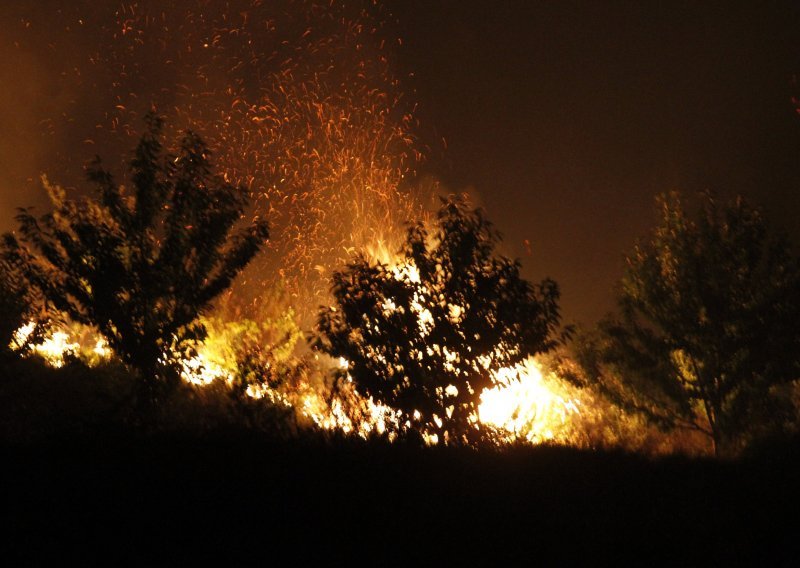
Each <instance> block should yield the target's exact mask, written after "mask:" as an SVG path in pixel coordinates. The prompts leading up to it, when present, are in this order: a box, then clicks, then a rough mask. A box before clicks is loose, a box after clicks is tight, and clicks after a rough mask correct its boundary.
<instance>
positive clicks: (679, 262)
mask: <svg viewBox="0 0 800 568" xmlns="http://www.w3.org/2000/svg"><path fill="white" fill-rule="evenodd" d="M658 204H659V208H660V212H661V222H660V224H659V226H657V227H656V228H655V229H654V230H653V232H652V233H651V234H650V235H649V236H648V238H647V239H645V240H643V241H642V242H640V243H639V244H638V245H637V246H636V248H635V249H634V251H633V253H632V254H631V255H629V256H628V258H627V263H628V268H627V271H626V274H625V277H624V278H623V280H622V287H621V297H620V306H621V317H619V318H612V319H609V320H607V321H606V322H604V323H603V324H602V325H601V333H599V334H595V335H587V336H585V337H584V340H585V344H584V345H583V347H582V348H581V349H579V353H580V357H581V360H582V362H583V364H584V368H585V369H586V370H587V375H586V376H587V377H588V378H589V379H590V380H591V381H593V382H595V384H597V385H599V386H600V387H601V388H602V390H603V391H604V392H606V393H607V394H609V395H610V396H611V397H612V398H613V399H614V400H617V401H619V402H621V403H623V404H624V405H626V406H627V407H628V408H631V409H635V410H640V411H642V412H645V413H646V414H647V415H648V416H650V417H651V418H653V419H655V420H656V421H657V422H659V423H661V424H662V425H664V426H666V427H675V426H678V427H683V428H688V429H693V430H696V431H699V432H703V433H705V434H706V435H707V436H708V438H709V439H710V440H711V441H712V442H713V445H714V448H715V450H716V451H717V452H728V451H735V450H736V449H737V448H739V447H741V445H742V444H744V443H746V441H747V440H748V439H749V438H752V437H753V436H758V435H759V434H760V433H763V431H764V430H769V429H772V428H780V427H782V423H783V422H785V421H786V420H787V419H788V417H789V416H790V411H791V408H790V405H789V404H788V400H787V398H786V397H783V396H780V395H781V391H782V390H783V389H785V388H786V387H787V386H788V384H789V383H791V382H793V381H795V382H796V381H797V379H798V377H800V332H799V331H798V330H799V329H800V328H798V325H797V322H798V321H800V269H798V261H797V258H796V257H795V256H794V255H793V253H792V251H791V248H790V246H789V245H788V243H787V242H786V241H785V240H783V239H782V238H779V237H773V236H772V235H771V234H770V232H769V230H768V229H769V227H768V224H767V222H766V220H765V218H764V216H763V214H762V213H761V211H759V210H758V209H755V208H753V207H751V206H750V205H748V204H747V203H746V202H745V201H744V200H742V199H737V200H735V201H733V202H730V203H726V204H719V203H718V202H717V200H716V199H714V198H713V197H712V196H710V195H704V196H703V197H702V207H701V209H700V210H699V212H698V213H697V215H694V216H690V215H688V214H687V213H686V212H685V211H684V209H683V206H682V203H681V200H680V197H679V196H678V195H677V194H672V195H668V196H663V197H661V198H659V201H658Z"/></svg>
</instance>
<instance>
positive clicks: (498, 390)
mask: <svg viewBox="0 0 800 568" xmlns="http://www.w3.org/2000/svg"><path fill="white" fill-rule="evenodd" d="M494 378H495V380H496V381H497V382H498V383H499V384H498V386H496V387H494V388H491V389H486V390H484V391H483V392H482V393H481V395H480V400H481V403H480V405H479V406H478V415H479V419H480V421H481V422H482V423H483V424H488V425H490V426H494V427H496V428H498V429H500V430H501V431H503V432H505V434H506V435H505V439H506V440H507V441H513V440H515V439H523V440H525V441H527V442H531V443H534V444H536V443H541V442H545V441H558V440H563V438H564V434H565V429H566V428H567V427H568V426H569V420H570V418H571V417H572V416H573V415H575V414H579V413H580V408H579V404H580V402H579V401H578V400H577V399H574V398H566V397H564V396H561V395H559V394H557V393H556V392H555V391H554V390H553V389H552V387H551V386H550V385H549V384H548V381H547V380H546V379H545V377H544V374H543V372H542V368H541V365H540V364H539V363H538V362H537V361H536V360H535V359H533V358H528V359H527V360H526V361H525V363H524V364H522V365H518V366H516V367H511V368H509V367H506V368H503V369H500V370H499V371H498V372H497V373H495V376H494ZM550 382H551V383H552V382H554V381H553V380H552V378H551V381H550Z"/></svg>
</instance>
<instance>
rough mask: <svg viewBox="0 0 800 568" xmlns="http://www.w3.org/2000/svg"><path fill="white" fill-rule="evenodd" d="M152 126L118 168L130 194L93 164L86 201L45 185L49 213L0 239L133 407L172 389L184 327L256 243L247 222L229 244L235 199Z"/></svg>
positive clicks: (189, 328) (29, 218)
mask: <svg viewBox="0 0 800 568" xmlns="http://www.w3.org/2000/svg"><path fill="white" fill-rule="evenodd" d="M162 123H163V120H162V119H161V118H159V117H157V116H156V115H155V114H149V115H148V116H147V118H146V126H147V129H146V132H145V134H144V135H143V136H142V138H141V140H140V142H139V143H138V145H137V147H136V150H135V155H134V158H133V160H132V161H131V163H130V179H131V182H132V191H127V190H126V188H124V187H123V186H121V185H118V184H117V183H115V181H114V180H113V178H112V176H111V174H110V173H109V172H107V171H106V170H105V169H103V168H102V166H101V164H100V160H99V158H97V159H96V160H95V161H94V162H93V163H92V164H91V165H90V166H89V168H88V170H87V177H88V180H89V181H90V182H91V183H93V184H94V185H95V186H96V187H97V189H98V192H97V195H96V197H95V198H93V199H80V200H73V199H68V198H67V196H66V193H65V191H64V190H63V189H61V188H60V187H57V186H51V185H50V184H49V183H47V180H46V179H45V180H44V182H45V187H46V189H47V190H48V193H49V195H50V198H51V201H52V204H53V211H52V212H50V213H47V214H46V215H44V216H42V217H41V218H40V219H36V218H35V217H34V215H33V214H32V212H31V210H30V209H23V210H21V212H20V214H19V215H18V216H17V220H18V222H19V235H20V238H19V240H18V238H17V236H15V235H13V234H6V235H5V237H4V240H5V245H6V247H7V250H8V255H7V256H8V258H9V259H11V261H12V262H14V263H16V264H17V265H18V266H20V267H21V270H22V273H23V274H24V276H25V278H26V279H27V281H28V282H29V283H30V284H31V285H32V286H34V287H35V288H37V289H39V290H41V292H42V293H43V295H44V297H45V298H46V299H47V301H48V303H49V304H50V305H51V306H52V307H53V308H55V309H56V310H58V311H60V312H62V313H64V314H66V315H67V316H68V317H69V318H70V319H72V320H73V321H76V322H79V323H83V324H88V325H93V326H96V327H97V328H98V330H99V331H100V333H101V334H102V335H103V336H104V337H105V338H106V340H107V341H108V344H109V345H110V347H111V348H112V349H114V351H115V352H116V353H117V354H118V355H119V356H121V358H122V359H123V360H124V361H125V362H126V363H128V364H130V365H131V366H132V367H134V368H136V369H138V370H139V371H140V375H141V378H142V386H143V387H144V393H145V396H147V397H149V398H150V399H152V398H153V397H155V396H157V392H158V388H159V386H160V385H164V384H167V383H169V382H170V379H172V380H174V373H170V372H168V370H169V368H170V354H171V353H175V352H180V351H181V350H183V349H185V348H186V346H187V344H188V343H187V342H189V341H190V340H193V339H199V338H202V337H203V335H204V332H205V330H204V329H203V327H202V325H200V324H199V323H198V322H197V320H196V318H197V316H198V315H199V314H200V312H202V311H203V310H204V309H206V308H208V306H209V305H210V303H211V302H212V300H214V298H215V297H216V296H217V295H218V294H220V293H221V292H222V291H224V290H225V289H226V288H227V287H228V286H229V285H230V284H231V282H232V280H233V279H234V277H235V276H236V275H237V274H238V273H239V272H240V271H241V270H242V269H243V268H244V267H245V265H247V263H248V262H249V261H250V259H252V258H253V256H254V255H255V254H256V253H257V252H258V250H259V249H260V247H261V246H262V244H263V243H264V241H265V240H266V239H267V236H268V233H267V224H266V222H265V221H264V220H261V219H257V220H255V221H254V222H252V223H250V224H249V225H247V226H246V227H244V228H242V229H241V230H239V231H238V232H236V233H235V234H233V233H232V230H233V226H234V225H235V224H236V223H237V222H238V221H239V220H240V219H241V217H242V214H243V211H244V207H245V205H246V202H247V194H246V193H245V190H244V189H243V188H240V187H235V186H233V185H231V184H228V183H226V182H225V181H224V180H223V179H222V178H221V177H220V176H218V175H216V174H214V173H213V172H212V167H211V163H210V161H209V151H208V149H207V148H206V146H205V144H204V143H203V142H202V140H201V139H200V138H199V137H198V136H197V135H195V134H193V133H192V132H188V133H187V134H186V136H185V137H184V139H183V140H182V142H181V145H180V151H179V152H178V154H177V155H176V156H172V155H170V154H169V153H167V152H166V151H165V150H164V149H163V147H162V143H161V137H162V135H161V132H162Z"/></svg>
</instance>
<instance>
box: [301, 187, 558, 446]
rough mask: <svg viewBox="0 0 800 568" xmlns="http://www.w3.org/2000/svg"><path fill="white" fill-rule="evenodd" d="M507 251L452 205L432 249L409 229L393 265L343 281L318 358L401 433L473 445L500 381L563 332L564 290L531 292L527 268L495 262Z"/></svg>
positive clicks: (478, 215) (359, 264)
mask: <svg viewBox="0 0 800 568" xmlns="http://www.w3.org/2000/svg"><path fill="white" fill-rule="evenodd" d="M498 240H499V235H498V234H497V233H496V232H495V231H494V230H493V228H492V226H491V224H490V223H489V222H488V221H487V220H486V219H485V217H484V214H483V212H482V211H480V210H469V209H468V208H467V207H466V204H465V203H464V201H463V200H461V199H449V200H443V203H442V207H441V209H440V210H439V212H438V215H437V229H436V233H435V235H434V236H433V238H429V235H428V233H427V231H426V229H425V227H424V226H423V225H422V224H421V223H417V224H416V225H413V226H411V227H410V228H409V230H408V235H407V239H406V242H405V245H404V247H403V249H402V250H401V251H400V255H399V259H398V260H397V262H396V264H395V265H393V266H390V265H386V264H382V263H380V262H378V263H372V262H370V261H369V260H368V259H366V258H365V257H363V256H357V257H356V258H355V259H354V260H353V261H352V262H351V263H350V264H348V265H347V267H346V269H345V270H343V271H341V272H336V273H335V274H334V275H333V296H334V305H333V306H330V307H323V308H322V309H321V310H320V313H319V317H318V322H317V324H318V325H317V327H318V334H317V337H316V339H315V341H314V346H315V347H317V348H318V349H321V350H322V351H324V352H325V353H327V354H329V355H331V356H333V357H338V358H341V361H342V362H343V365H345V366H346V367H347V373H348V375H349V376H350V377H351V378H352V381H353V383H354V385H355V387H356V389H357V391H358V392H359V394H361V395H362V396H365V397H371V398H373V399H374V400H376V401H378V402H381V403H383V404H386V405H388V406H390V407H392V408H395V409H397V410H399V411H400V412H401V414H402V419H403V422H406V421H407V423H408V424H410V425H412V426H414V427H416V428H417V429H419V430H420V431H423V432H429V433H435V434H436V435H437V436H438V439H439V441H440V442H445V441H449V442H451V443H470V442H471V441H472V440H474V439H475V438H476V436H478V435H480V431H479V425H478V424H476V423H475V420H476V416H477V407H478V403H479V396H480V394H481V392H482V391H483V390H484V389H485V388H487V387H492V386H494V385H495V379H494V378H493V372H494V371H497V370H499V369H500V368H502V367H508V366H513V365H515V364H517V363H520V362H521V361H523V360H524V359H525V358H526V357H528V356H530V355H533V354H536V353H540V352H544V351H547V350H548V349H550V348H551V347H553V346H554V345H555V343H556V341H557V339H556V338H555V333H556V330H557V327H558V324H559V321H560V315H559V308H558V299H559V291H558V286H557V285H556V283H555V282H553V281H552V280H549V279H548V280H544V281H542V282H541V283H540V284H539V285H537V286H533V285H531V284H530V283H529V282H527V281H526V280H524V279H523V278H522V277H521V276H520V265H519V263H518V262H516V261H511V260H509V259H507V258H505V257H502V256H496V255H494V247H495V244H496V242H497V241H498Z"/></svg>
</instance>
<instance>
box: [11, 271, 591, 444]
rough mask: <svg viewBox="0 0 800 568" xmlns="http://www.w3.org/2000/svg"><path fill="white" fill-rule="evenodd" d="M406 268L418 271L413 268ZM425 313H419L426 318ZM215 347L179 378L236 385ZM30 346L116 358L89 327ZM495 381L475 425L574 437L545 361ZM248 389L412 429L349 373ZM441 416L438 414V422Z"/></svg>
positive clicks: (278, 400)
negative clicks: (325, 390)
mask: <svg viewBox="0 0 800 568" xmlns="http://www.w3.org/2000/svg"><path fill="white" fill-rule="evenodd" d="M403 273H405V274H413V272H411V271H409V272H405V271H403ZM424 311H425V310H420V312H419V314H420V316H422V315H423V314H424ZM34 329H35V323H34V322H29V323H26V324H25V325H23V326H22V327H20V328H19V329H18V330H17V331H16V332H15V333H14V336H13V340H12V342H11V348H12V349H15V350H18V349H21V348H22V346H23V345H25V343H26V341H28V338H29V337H30V336H31V334H32V333H33V331H34ZM423 333H424V332H423ZM72 337H76V338H79V339H84V340H87V341H88V342H89V345H91V347H89V346H87V347H86V348H82V346H81V344H80V343H79V342H78V340H73V339H72ZM212 344H213V342H211V341H208V342H207V343H205V344H201V345H200V346H199V347H198V350H197V354H196V355H195V356H193V357H191V358H189V359H184V360H183V361H181V377H182V378H183V380H184V381H186V382H187V383H190V384H193V385H196V386H198V387H203V386H207V385H210V384H211V383H213V382H215V381H218V380H221V381H225V382H226V383H228V384H232V382H233V379H234V376H235V373H236V364H235V363H233V362H231V361H227V360H223V359H225V356H224V355H223V354H221V353H217V352H216V350H215V349H213V348H212V347H211V345H212ZM30 348H31V351H32V352H33V353H37V354H39V355H40V356H42V357H43V358H44V359H45V360H46V361H47V363H48V364H50V365H52V366H53V367H61V366H63V365H64V360H65V357H66V356H67V355H68V354H79V353H87V354H88V353H91V354H93V355H94V356H95V357H97V358H101V359H107V358H109V357H111V356H112V355H113V353H112V351H111V349H110V348H109V347H108V345H107V343H106V341H105V340H104V339H103V338H98V337H97V336H96V335H93V334H88V335H87V334H86V333H85V332H84V333H83V334H79V333H78V332H77V331H75V330H58V331H55V332H54V333H52V334H51V335H50V336H49V337H47V338H45V339H44V340H43V341H42V342H40V343H37V344H33V345H31V346H30ZM446 354H447V356H448V357H451V356H452V357H456V356H457V354H451V353H449V352H447V353H446ZM95 361H96V359H95ZM487 363H488V361H487ZM336 365H337V366H338V367H339V368H340V369H342V370H344V371H346V370H347V369H348V368H349V362H348V361H347V360H346V359H344V358H340V359H338V360H337V361H336ZM494 378H495V381H496V382H497V383H498V385H497V386H496V387H494V388H491V389H486V390H484V391H483V393H481V395H480V401H481V402H480V405H479V407H478V414H477V416H475V418H474V422H476V423H477V422H480V423H482V424H484V425H488V426H492V427H494V428H497V429H498V431H499V432H500V433H501V435H500V439H501V440H502V441H505V442H511V441H514V440H524V441H526V442H529V443H532V444H537V443H541V442H545V441H560V442H567V441H568V434H569V426H570V419H571V418H574V417H575V416H576V415H578V414H580V402H579V401H578V400H577V399H574V398H569V397H568V396H566V395H562V394H559V389H558V387H557V384H558V378H557V377H555V376H554V375H553V374H552V373H550V374H548V375H547V376H546V375H545V373H544V372H543V370H542V367H541V365H540V364H539V363H538V362H537V361H535V360H534V359H533V358H528V359H527V360H526V361H525V362H524V363H523V364H521V365H518V366H516V367H513V368H503V369H500V370H499V371H497V372H495V373H494ZM444 392H445V393H447V394H448V395H450V396H455V395H456V394H457V392H458V391H457V389H456V387H455V386H454V385H448V386H447V387H446V388H445V389H444ZM245 393H246V395H247V396H248V397H250V398H253V399H264V398H266V399H267V400H270V401H271V402H273V403H275V404H281V405H283V406H287V407H294V408H295V409H296V410H297V411H298V413H299V414H300V415H301V416H304V417H306V418H307V419H309V420H310V421H311V422H313V423H314V424H315V425H316V426H317V427H318V428H322V429H324V430H341V431H343V432H345V433H354V434H357V435H359V436H361V437H364V438H366V437H368V436H370V435H371V434H374V433H377V434H388V435H389V437H390V439H393V438H394V437H396V433H397V432H399V431H400V430H402V429H404V428H407V427H409V426H410V424H408V423H406V424H402V423H401V418H400V414H399V412H398V411H396V410H395V409H393V408H390V407H388V406H386V405H383V404H380V403H377V402H375V401H374V400H372V399H365V398H363V397H361V396H359V395H358V394H357V393H356V392H355V389H354V388H352V379H351V378H350V377H349V375H348V376H347V377H346V384H345V388H344V389H342V390H340V392H339V394H337V396H335V397H334V398H333V399H332V400H326V397H325V396H323V394H322V393H321V392H320V391H319V390H317V389H314V388H312V387H311V386H310V385H308V384H301V385H300V386H299V387H297V388H295V389H294V390H292V391H291V392H284V391H281V390H280V389H278V388H273V387H270V386H269V385H267V384H266V383H264V382H262V383H253V384H249V385H248V386H247V388H246V390H245ZM353 408H357V409H358V412H356V413H355V415H354V413H352V412H348V409H353ZM417 418H418V416H417ZM440 420H441V419H440V418H438V417H437V418H436V421H437V422H439V421H440ZM423 438H424V440H425V441H426V443H428V444H436V443H437V441H438V439H437V438H436V435H435V434H431V433H427V432H423Z"/></svg>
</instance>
